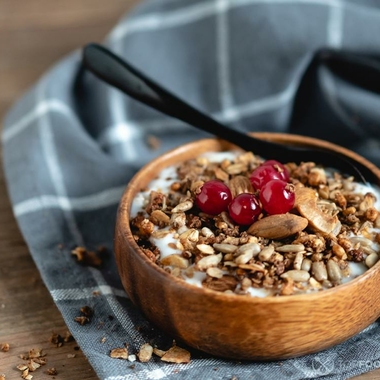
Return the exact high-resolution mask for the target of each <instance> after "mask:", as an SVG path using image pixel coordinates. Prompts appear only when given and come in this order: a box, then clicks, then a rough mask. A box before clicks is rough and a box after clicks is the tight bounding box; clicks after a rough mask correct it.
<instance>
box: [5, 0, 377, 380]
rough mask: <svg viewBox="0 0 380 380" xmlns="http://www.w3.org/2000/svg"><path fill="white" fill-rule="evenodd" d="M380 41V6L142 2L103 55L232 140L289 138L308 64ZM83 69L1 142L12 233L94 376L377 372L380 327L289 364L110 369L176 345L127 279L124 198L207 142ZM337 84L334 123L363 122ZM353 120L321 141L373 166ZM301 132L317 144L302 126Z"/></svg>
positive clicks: (58, 83) (70, 66)
mask: <svg viewBox="0 0 380 380" xmlns="http://www.w3.org/2000/svg"><path fill="white" fill-rule="evenodd" d="M379 36H380V6H379V2H378V1H377V0H372V1H371V0H351V1H340V0H268V1H265V0H231V1H228V0H177V1H173V0H160V1H147V2H145V3H143V4H142V5H141V6H140V7H138V8H137V9H136V10H135V11H134V12H133V13H131V14H129V15H128V17H126V18H125V19H123V20H122V21H121V22H120V23H119V24H118V25H116V27H115V28H114V29H113V31H112V32H111V34H110V35H109V36H108V38H107V40H106V41H105V44H106V45H107V46H108V47H109V48H111V49H112V50H113V51H114V52H116V53H118V54H121V55H122V56H124V57H127V59H128V60H129V61H130V62H131V63H132V64H134V65H135V66H137V67H139V68H140V69H141V70H142V71H144V72H145V73H147V74H148V75H150V76H151V77H152V78H154V79H156V80H157V81H158V82H160V83H162V84H164V85H165V86H167V87H168V88H169V89H170V90H172V91H173V92H175V93H176V94H179V95H180V96H182V97H183V98H184V99H186V100H187V101H189V102H190V103H192V104H193V105H194V106H196V107H198V108H200V109H202V110H204V111H206V112H208V113H210V114H212V115H213V116H215V117H217V118H218V119H220V120H222V121H224V122H228V123H230V124H231V125H233V126H234V127H235V128H238V129H240V130H246V131H248V130H267V131H289V130H291V129H289V127H288V125H289V119H290V117H291V114H292V106H293V101H294V98H295V96H296V93H297V89H298V85H299V83H300V81H301V78H302V76H303V74H304V71H305V68H306V67H307V65H308V64H309V62H310V60H311V58H312V56H313V54H314V52H315V51H316V50H317V49H319V48H323V47H330V48H331V47H332V48H336V49H341V48H345V49H353V50H355V51H358V52H367V53H370V54H372V53H375V54H376V53H380V39H379V38H378V37H379ZM89 42H90V41H89ZM80 61H81V55H80V52H74V53H73V54H71V55H70V56H69V57H67V58H66V59H64V60H63V61H61V62H59V63H58V64H57V65H56V66H55V67H54V68H52V69H51V70H50V71H49V72H48V73H47V74H46V75H45V76H44V77H43V78H42V79H41V80H40V81H39V82H38V83H37V84H36V85H35V86H34V87H33V88H32V89H31V90H30V91H29V92H28V93H27V94H26V95H25V96H24V97H23V98H22V99H21V100H20V101H19V102H18V103H17V104H16V105H15V106H14V107H13V109H12V110H11V111H10V112H9V114H8V116H7V118H6V120H5V128H4V130H3V134H2V141H3V145H4V166H5V173H6V178H7V183H8V186H9V192H10V196H11V200H12V204H13V210H14V213H15V215H16V217H17V221H18V223H19V225H20V228H21V230H22V233H23V235H24V237H25V240H26V242H27V244H28V246H29V248H30V251H31V254H32V255H33V258H34V260H35V262H36V264H37V266H38V268H39V270H40V272H41V275H42V277H43V279H44V281H45V283H46V285H47V287H48V289H49V291H50V293H51V295H52V297H53V299H54V301H55V302H56V304H57V306H58V307H59V309H60V311H61V312H62V314H63V317H64V318H65V321H66V323H67V325H68V327H69V329H70V330H71V332H72V333H73V335H74V337H75V339H76V340H77V342H78V344H79V345H80V346H81V348H82V350H83V351H84V353H85V354H86V355H87V357H88V359H89V361H90V362H91V364H92V365H93V367H94V368H95V370H96V372H97V374H98V376H99V377H100V378H101V379H107V380H122V379H123V380H127V379H142V380H145V379H155V380H158V379H173V378H181V379H210V380H211V379H225V380H230V379H232V378H234V379H239V380H244V379H273V378H290V379H305V378H317V377H323V378H326V379H345V378H348V377H351V376H354V375H357V374H360V373H363V372H366V371H370V370H373V369H375V368H379V367H380V324H379V322H376V323H374V324H373V325H371V326H370V327H368V328H367V329H366V330H365V331H364V332H362V333H361V334H359V335H358V336H356V337H354V338H352V339H350V340H349V341H347V342H345V343H343V344H341V345H339V346H337V347H334V348H331V349H329V350H326V351H324V352H321V353H318V354H315V355H308V356H305V357H301V358H297V359H292V360H286V361H282V362H274V363H257V362H244V363H241V362H237V361H228V360H221V359H218V358H214V357H210V356H208V355H205V354H202V353H200V352H197V351H195V350H192V360H191V362H190V363H189V364H186V365H185V364H183V365H176V364H167V363H164V362H161V361H160V360H159V358H158V357H157V358H153V359H152V360H151V361H150V362H148V363H140V362H138V361H137V362H135V363H133V364H134V365H132V363H130V362H128V361H126V360H120V359H112V358H110V357H109V353H110V350H111V349H113V348H116V347H123V346H124V344H128V346H129V351H130V352H131V353H134V352H136V351H137V350H138V349H139V347H140V346H141V345H142V344H143V343H145V342H151V343H153V344H157V345H158V347H160V348H165V347H166V348H167V347H168V346H170V344H171V339H172V337H167V336H165V335H163V334H162V333H161V332H160V331H158V330H157V329H156V328H154V327H153V326H152V325H151V324H150V323H149V322H147V321H146V320H145V319H144V317H143V316H142V315H141V314H140V313H139V311H138V310H136V309H135V308H134V306H133V305H132V304H131V302H130V300H129V299H128V297H127V296H126V294H125V292H124V291H123V289H122V286H121V283H120V281H119V278H118V274H117V269H116V265H115V262H114V258H113V255H112V241H113V231H114V222H115V213H116V208H117V203H118V201H119V199H120V196H121V194H122V191H123V189H124V187H125V186H126V184H127V183H128V181H129V179H130V178H131V176H132V175H133V174H134V173H135V172H136V170H138V169H139V168H140V167H141V166H142V165H143V164H144V163H146V162H147V161H149V160H151V159H152V158H154V157H156V156H157V155H159V154H161V153H162V152H164V151H166V150H168V149H169V148H172V147H175V146H178V145H180V144H182V143H184V142H186V141H190V140H194V139H198V138H200V137H202V136H203V135H202V134H201V133H200V132H198V131H196V130H194V129H192V128H191V127H189V126H186V125H184V124H182V123H179V122H177V121H176V120H173V119H170V118H168V117H165V116H163V115H161V114H159V113H158V112H155V111H152V110H151V109H148V108H146V107H144V106H142V105H140V104H137V103H136V102H135V101H133V100H131V99H129V98H127V97H125V96H124V95H122V94H121V93H120V92H118V91H116V90H114V89H112V88H110V87H108V86H106V85H104V84H103V83H101V82H100V81H99V80H98V79H96V78H95V77H93V76H92V75H91V74H89V73H83V72H81V70H79V68H80ZM335 79H336V78H335ZM340 82H341V81H339V80H338V79H336V80H332V81H330V82H329V83H330V85H331V83H332V84H334V85H335V86H336V91H335V92H334V94H335V97H331V96H330V97H329V98H328V99H329V102H330V103H331V106H332V108H333V109H335V110H337V113H338V115H339V117H341V118H342V119H344V117H346V119H347V115H350V111H352V109H354V111H352V112H353V113H354V114H355V115H356V114H357V112H359V111H358V110H357V109H356V108H357V107H356V105H357V102H356V100H355V99H354V101H352V100H353V99H348V98H349V97H347V96H346V98H344V96H343V97H339V96H338V95H339V94H346V95H347V91H343V92H342V91H340V92H339V88H340V87H339V86H340ZM330 87H331V86H330ZM331 94H332V93H330V95H331ZM362 95H363V94H362ZM363 96H365V99H367V101H366V103H365V104H367V105H368V104H372V106H373V107H372V108H373V109H374V110H375V111H374V112H375V114H376V112H378V111H377V110H378V109H380V107H379V105H380V103H379V99H378V98H375V97H374V94H373V93H369V92H368V91H367V92H366V94H365V95H363ZM350 102H351V103H350ZM371 102H372V103H371ZM376 102H377V103H376ZM350 104H351V107H349V105H350ZM355 107H356V108H355ZM363 109H364V111H365V110H366V109H368V107H367V108H366V107H364V108H363ZM366 114H368V112H366ZM355 120H356V121H357V120H358V118H356V119H354V118H352V120H351V122H349V123H348V124H349V125H348V126H347V131H346V132H344V133H341V132H339V133H335V132H334V130H332V129H331V128H329V129H327V130H323V128H322V127H323V126H322V127H321V128H322V129H320V130H318V133H319V134H321V133H323V134H324V137H325V138H326V139H331V140H337V141H340V140H339V139H340V138H342V141H343V137H344V138H345V139H344V141H345V142H347V144H346V145H348V146H350V147H351V148H354V149H356V150H357V151H361V152H365V153H366V154H367V156H368V157H369V158H370V159H373V160H374V161H375V162H378V163H379V162H380V160H379V157H378V154H379V153H378V150H377V151H376V150H371V149H370V148H371V147H377V146H378V145H379V144H378V141H379V140H378V135H379V134H378V133H377V132H376V129H375V126H376V124H374V123H370V122H368V123H366V124H365V125H364V126H362V127H360V126H359V125H358V124H355ZM377 124H378V123H377ZM321 131H322V132H321ZM300 132H301V133H304V134H310V135H313V134H314V135H315V134H316V133H317V131H316V130H315V129H308V127H307V126H305V128H304V130H300ZM357 134H359V137H360V138H358V137H357ZM150 136H156V137H158V138H159V140H160V146H159V148H158V149H152V148H151V147H149V141H150ZM76 246H85V247H87V248H88V249H90V250H96V249H98V248H99V247H100V246H103V247H106V248H107V250H108V252H109V253H108V254H107V253H102V261H103V264H102V266H101V267H100V268H95V267H92V266H89V265H79V264H78V263H77V262H76V260H75V258H74V257H73V256H72V254H71V250H72V249H73V248H74V247H76ZM85 305H87V306H90V307H92V308H93V309H94V315H93V317H92V318H91V322H90V323H88V324H86V325H83V326H81V325H80V324H78V323H77V322H75V321H74V318H75V317H77V316H78V315H79V314H80V313H79V309H80V308H81V307H83V306H85ZM347 317H348V318H349V311H347ZM103 338H105V339H103Z"/></svg>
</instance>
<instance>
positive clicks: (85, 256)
mask: <svg viewBox="0 0 380 380" xmlns="http://www.w3.org/2000/svg"><path fill="white" fill-rule="evenodd" d="M71 253H72V255H74V256H75V257H76V258H77V262H78V263H81V264H84V265H88V266H93V267H99V266H101V264H102V259H101V258H100V257H99V256H98V255H97V254H96V253H95V252H93V251H88V250H87V249H86V248H84V247H76V248H75V249H73V250H72V251H71Z"/></svg>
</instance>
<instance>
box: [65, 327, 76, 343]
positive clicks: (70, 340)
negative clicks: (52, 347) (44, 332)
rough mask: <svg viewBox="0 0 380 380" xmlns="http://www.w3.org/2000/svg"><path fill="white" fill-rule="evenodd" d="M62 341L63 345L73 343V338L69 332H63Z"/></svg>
mask: <svg viewBox="0 0 380 380" xmlns="http://www.w3.org/2000/svg"><path fill="white" fill-rule="evenodd" d="M63 341H64V342H65V343H69V342H73V341H74V337H73V336H72V335H71V332H70V331H68V330H67V331H66V332H65V336H64V337H63Z"/></svg>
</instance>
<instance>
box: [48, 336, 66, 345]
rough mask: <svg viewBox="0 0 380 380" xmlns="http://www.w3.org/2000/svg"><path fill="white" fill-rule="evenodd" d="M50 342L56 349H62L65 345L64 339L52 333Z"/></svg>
mask: <svg viewBox="0 0 380 380" xmlns="http://www.w3.org/2000/svg"><path fill="white" fill-rule="evenodd" d="M49 342H50V343H52V344H54V345H55V346H56V347H62V346H63V343H64V339H63V338H62V336H61V335H60V334H57V333H52V335H51V336H50V338H49Z"/></svg>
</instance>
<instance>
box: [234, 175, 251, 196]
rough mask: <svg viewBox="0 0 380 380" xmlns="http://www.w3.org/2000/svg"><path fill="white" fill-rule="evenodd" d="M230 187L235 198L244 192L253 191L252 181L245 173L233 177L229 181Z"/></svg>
mask: <svg viewBox="0 0 380 380" xmlns="http://www.w3.org/2000/svg"><path fill="white" fill-rule="evenodd" d="M229 188H230V190H231V194H232V197H233V198H235V197H236V196H237V195H239V194H242V193H253V187H252V184H251V181H250V180H249V178H248V177H246V176H243V175H238V176H236V177H234V178H232V179H231V180H230V182H229Z"/></svg>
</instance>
